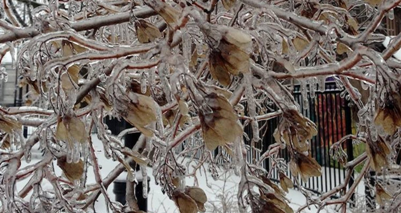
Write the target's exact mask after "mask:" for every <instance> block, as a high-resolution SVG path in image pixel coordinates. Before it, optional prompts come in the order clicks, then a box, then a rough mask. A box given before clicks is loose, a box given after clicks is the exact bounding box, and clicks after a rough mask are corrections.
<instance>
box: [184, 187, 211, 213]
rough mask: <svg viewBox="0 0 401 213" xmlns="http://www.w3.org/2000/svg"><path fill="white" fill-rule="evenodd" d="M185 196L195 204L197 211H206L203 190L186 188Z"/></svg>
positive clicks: (205, 197) (205, 199) (205, 198)
mask: <svg viewBox="0 0 401 213" xmlns="http://www.w3.org/2000/svg"><path fill="white" fill-rule="evenodd" d="M185 194H187V195H188V196H190V197H191V198H192V199H193V200H194V201H195V202H196V205H197V206H198V209H199V211H202V212H205V211H206V209H205V203H206V202H207V196H206V193H205V192H204V191H203V189H201V188H199V187H196V186H187V187H185Z"/></svg>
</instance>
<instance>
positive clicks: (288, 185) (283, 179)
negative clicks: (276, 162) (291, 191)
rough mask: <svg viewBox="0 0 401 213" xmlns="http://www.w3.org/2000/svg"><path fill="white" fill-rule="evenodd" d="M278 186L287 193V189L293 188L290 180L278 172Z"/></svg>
mask: <svg viewBox="0 0 401 213" xmlns="http://www.w3.org/2000/svg"><path fill="white" fill-rule="evenodd" d="M279 175H280V186H281V188H282V189H283V190H284V191H286V192H287V193H288V188H294V184H293V183H292V180H291V179H290V178H288V177H287V176H286V175H285V174H284V173H282V172H280V173H279Z"/></svg>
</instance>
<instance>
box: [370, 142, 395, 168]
mask: <svg viewBox="0 0 401 213" xmlns="http://www.w3.org/2000/svg"><path fill="white" fill-rule="evenodd" d="M367 144H368V146H366V147H367V150H366V151H367V154H368V156H369V157H370V160H371V162H372V163H371V167H372V169H373V170H375V171H377V172H380V171H381V169H382V167H387V166H388V164H389V162H388V157H387V156H388V155H389V154H390V149H389V147H388V145H387V144H386V142H385V141H384V140H383V139H382V138H381V137H379V138H378V140H377V141H371V140H368V141H367Z"/></svg>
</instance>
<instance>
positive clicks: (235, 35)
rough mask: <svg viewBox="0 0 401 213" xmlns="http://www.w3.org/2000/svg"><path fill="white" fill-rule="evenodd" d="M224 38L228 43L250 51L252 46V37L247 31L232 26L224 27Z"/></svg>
mask: <svg viewBox="0 0 401 213" xmlns="http://www.w3.org/2000/svg"><path fill="white" fill-rule="evenodd" d="M222 29H223V31H224V33H223V40H225V41H226V42H227V44H230V45H233V46H235V47H237V48H238V49H240V50H242V51H245V52H249V51H250V50H251V48H252V37H251V36H250V35H248V34H247V33H245V32H244V31H242V30H238V29H235V28H232V27H224V28H222Z"/></svg>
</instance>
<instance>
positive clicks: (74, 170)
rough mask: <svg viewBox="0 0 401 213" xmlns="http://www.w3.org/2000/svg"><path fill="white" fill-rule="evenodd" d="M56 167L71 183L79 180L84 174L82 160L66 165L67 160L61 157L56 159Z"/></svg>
mask: <svg viewBox="0 0 401 213" xmlns="http://www.w3.org/2000/svg"><path fill="white" fill-rule="evenodd" d="M57 165H58V166H59V167H60V168H61V170H63V172H64V175H65V176H66V177H67V178H68V180H70V181H71V182H73V181H74V180H79V179H80V178H81V177H82V174H83V173H84V162H83V161H82V160H79V161H78V162H77V163H72V162H71V163H68V162H67V158H66V157H65V156H63V157H60V158H58V159H57Z"/></svg>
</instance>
